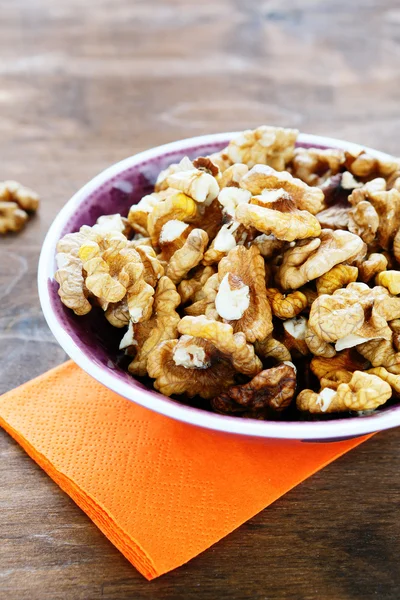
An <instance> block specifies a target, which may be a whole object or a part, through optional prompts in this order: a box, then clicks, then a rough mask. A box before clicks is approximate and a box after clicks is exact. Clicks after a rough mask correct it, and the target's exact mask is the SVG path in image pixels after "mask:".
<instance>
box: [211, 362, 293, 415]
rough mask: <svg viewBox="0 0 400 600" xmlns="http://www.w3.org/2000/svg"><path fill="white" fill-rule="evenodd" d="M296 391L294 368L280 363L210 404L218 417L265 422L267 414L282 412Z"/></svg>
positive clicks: (234, 387) (229, 390) (226, 392)
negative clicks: (226, 415) (246, 418)
mask: <svg viewBox="0 0 400 600" xmlns="http://www.w3.org/2000/svg"><path fill="white" fill-rule="evenodd" d="M295 390H296V370H295V368H294V365H293V366H291V365H290V364H284V363H281V364H280V365H278V366H276V367H272V368H271V369H266V370H265V371H261V373H258V375H256V376H255V377H253V379H252V380H251V381H249V383H245V384H244V385H235V386H233V387H230V388H228V389H227V390H226V391H225V392H223V393H222V394H220V395H219V396H217V397H216V398H213V399H212V400H211V406H212V408H213V409H214V410H215V411H216V412H219V413H222V414H237V413H240V414H242V415H243V416H245V417H251V418H255V419H265V418H267V417H268V413H269V410H270V409H272V410H276V411H282V410H283V409H285V408H287V406H288V405H289V404H290V402H291V400H292V398H293V396H294V392H295Z"/></svg>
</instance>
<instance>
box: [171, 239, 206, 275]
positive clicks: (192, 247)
mask: <svg viewBox="0 0 400 600" xmlns="http://www.w3.org/2000/svg"><path fill="white" fill-rule="evenodd" d="M207 244H208V235H207V234H206V232H205V231H203V230H202V229H193V231H191V232H190V233H189V235H188V237H187V239H186V242H185V243H184V244H183V246H182V248H181V249H180V250H177V251H176V252H175V253H174V254H173V255H172V257H171V259H170V261H169V263H168V266H167V270H166V275H167V276H168V277H169V278H170V279H171V281H173V282H174V283H175V284H177V283H179V282H181V281H182V279H183V278H184V277H186V275H187V274H188V273H189V271H190V270H191V269H193V268H194V267H197V265H198V264H199V263H200V261H201V260H202V258H203V256H204V252H205V249H206V247H207Z"/></svg>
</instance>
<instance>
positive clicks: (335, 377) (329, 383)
mask: <svg viewBox="0 0 400 600" xmlns="http://www.w3.org/2000/svg"><path fill="white" fill-rule="evenodd" d="M352 376H353V373H352V372H351V371H346V370H345V369H339V370H336V371H329V372H328V373H327V374H326V375H325V376H324V377H322V379H321V380H320V382H319V384H320V386H321V390H323V389H324V388H330V389H331V390H337V389H338V387H339V385H340V384H341V383H350V381H351V378H352Z"/></svg>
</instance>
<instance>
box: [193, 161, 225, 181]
mask: <svg viewBox="0 0 400 600" xmlns="http://www.w3.org/2000/svg"><path fill="white" fill-rule="evenodd" d="M193 166H194V168H195V169H199V171H205V172H206V173H209V174H210V175H212V176H213V177H216V178H218V175H219V172H220V171H219V167H218V165H217V164H216V163H214V162H213V161H212V160H211V158H210V157H209V156H198V157H197V158H195V159H194V161H193Z"/></svg>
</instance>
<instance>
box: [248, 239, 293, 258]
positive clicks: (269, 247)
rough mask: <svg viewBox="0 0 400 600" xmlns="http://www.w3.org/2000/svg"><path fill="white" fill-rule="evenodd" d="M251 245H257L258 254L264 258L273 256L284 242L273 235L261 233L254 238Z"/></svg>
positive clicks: (278, 251) (282, 247)
mask: <svg viewBox="0 0 400 600" xmlns="http://www.w3.org/2000/svg"><path fill="white" fill-rule="evenodd" d="M252 245H253V246H257V248H258V249H259V251H260V254H261V255H262V256H263V257H264V258H265V259H268V258H274V257H275V256H277V255H278V254H280V252H281V251H282V250H283V249H284V248H285V246H286V242H284V241H283V240H278V239H277V238H276V237H275V236H274V235H266V234H265V233H262V234H261V235H258V236H257V237H255V238H254V240H253V242H252Z"/></svg>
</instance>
